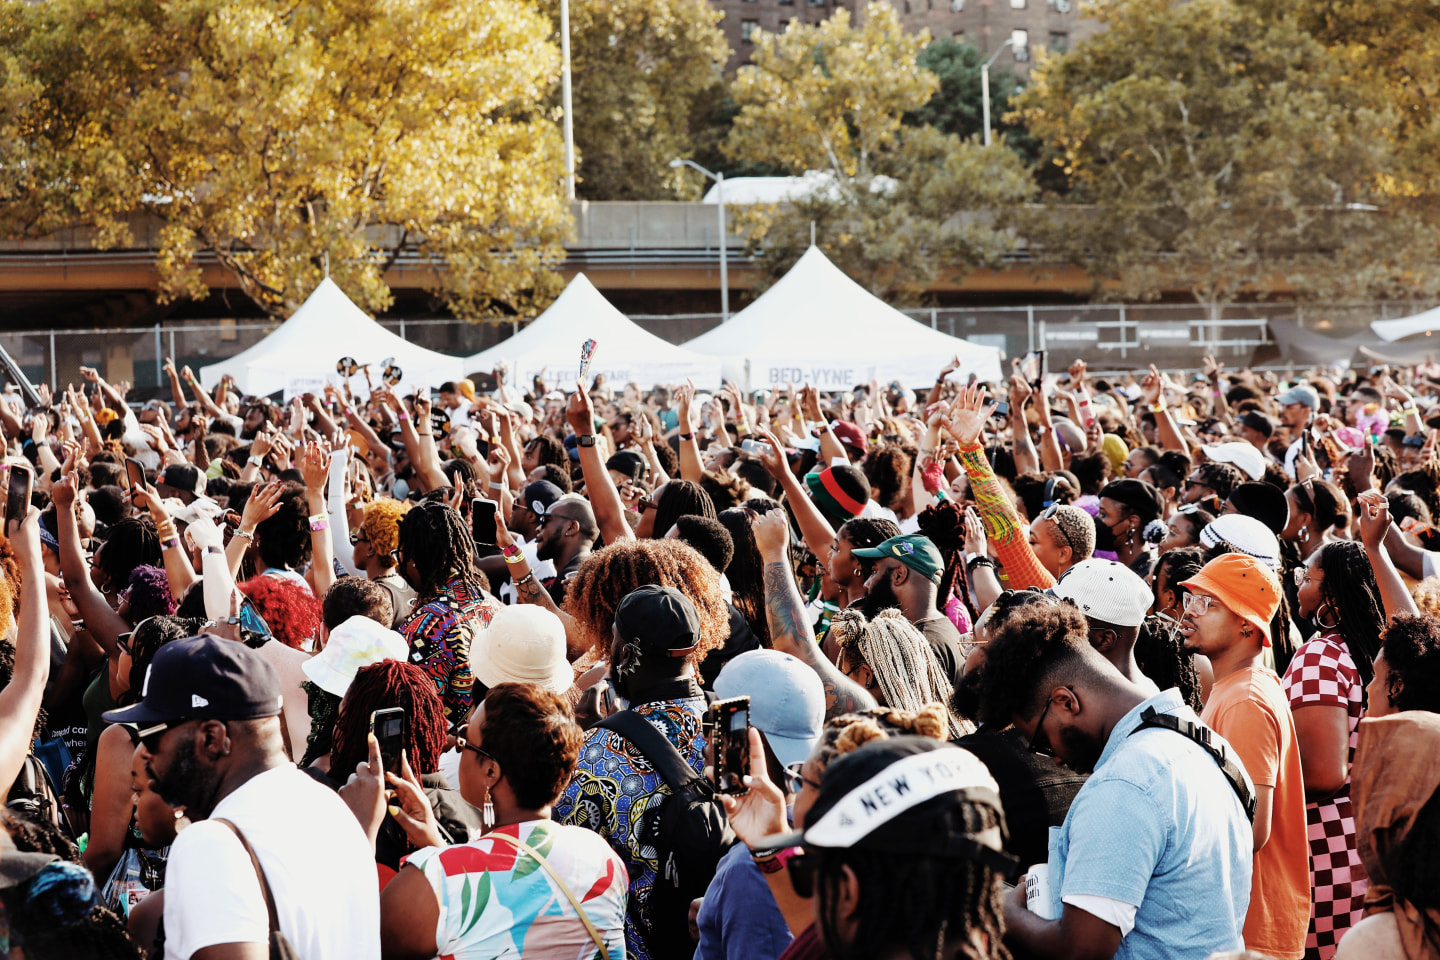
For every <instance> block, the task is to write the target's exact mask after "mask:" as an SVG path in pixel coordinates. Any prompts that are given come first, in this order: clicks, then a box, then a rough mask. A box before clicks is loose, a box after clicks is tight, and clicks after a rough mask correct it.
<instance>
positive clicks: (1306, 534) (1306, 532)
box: [1296, 523, 1310, 542]
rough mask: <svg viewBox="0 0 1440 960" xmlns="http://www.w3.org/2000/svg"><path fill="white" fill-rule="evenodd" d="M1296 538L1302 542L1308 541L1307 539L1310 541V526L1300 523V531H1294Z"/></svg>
mask: <svg viewBox="0 0 1440 960" xmlns="http://www.w3.org/2000/svg"><path fill="white" fill-rule="evenodd" d="M1296 536H1298V537H1299V538H1300V540H1301V541H1302V542H1303V541H1305V540H1309V539H1310V525H1309V524H1308V523H1302V524H1300V529H1299V530H1298V531H1296Z"/></svg>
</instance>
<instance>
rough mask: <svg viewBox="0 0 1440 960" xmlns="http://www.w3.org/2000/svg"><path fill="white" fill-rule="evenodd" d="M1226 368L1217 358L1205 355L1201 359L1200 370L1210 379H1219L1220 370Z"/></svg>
mask: <svg viewBox="0 0 1440 960" xmlns="http://www.w3.org/2000/svg"><path fill="white" fill-rule="evenodd" d="M1224 369H1225V365H1224V364H1223V363H1221V362H1220V361H1218V360H1216V359H1215V358H1214V357H1203V358H1201V360H1200V372H1201V373H1203V374H1204V375H1205V376H1206V378H1208V379H1209V380H1212V381H1214V380H1219V379H1220V371H1222V370H1224Z"/></svg>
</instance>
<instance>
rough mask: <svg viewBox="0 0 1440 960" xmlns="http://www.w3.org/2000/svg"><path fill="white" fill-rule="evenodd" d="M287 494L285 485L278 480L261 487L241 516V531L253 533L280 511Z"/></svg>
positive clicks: (252, 495) (248, 501) (247, 501)
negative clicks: (257, 527) (281, 501)
mask: <svg viewBox="0 0 1440 960" xmlns="http://www.w3.org/2000/svg"><path fill="white" fill-rule="evenodd" d="M284 494H285V485H284V484H283V483H281V482H280V481H278V480H276V481H274V482H273V483H267V484H266V485H265V486H263V487H259V488H257V489H256V490H255V492H254V493H252V494H250V499H249V500H246V501H245V511H244V512H243V513H242V514H240V529H241V530H250V531H253V530H254V529H255V527H256V525H257V524H259V523H263V522H264V521H266V520H269V519H270V518H271V517H273V516H275V514H276V513H278V512H279V511H280V500H281V498H282V497H283V496H284Z"/></svg>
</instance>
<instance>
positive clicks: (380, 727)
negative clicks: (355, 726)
mask: <svg viewBox="0 0 1440 960" xmlns="http://www.w3.org/2000/svg"><path fill="white" fill-rule="evenodd" d="M370 732H371V733H373V734H375V739H376V740H378V741H380V762H381V763H383V764H384V765H385V769H386V770H387V771H389V772H392V773H394V774H396V775H397V776H398V775H399V773H400V752H401V751H402V750H404V749H405V709H404V708H403V707H390V708H388V709H385V710H376V711H375V712H374V713H372V714H370Z"/></svg>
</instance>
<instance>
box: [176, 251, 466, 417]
mask: <svg viewBox="0 0 1440 960" xmlns="http://www.w3.org/2000/svg"><path fill="white" fill-rule="evenodd" d="M341 357H354V358H355V360H356V361H358V362H359V363H362V364H366V363H368V364H370V374H371V377H372V378H373V379H374V380H375V382H376V383H377V384H378V383H379V382H380V371H381V366H380V361H382V360H384V359H385V358H387V357H394V358H395V364H396V365H397V366H398V367H400V369H401V371H402V372H403V374H404V376H403V378H402V381H401V386H402V387H406V388H412V389H413V388H423V389H427V390H428V389H429V388H431V387H437V386H439V385H440V384H441V383H444V382H445V381H446V380H458V379H459V378H460V376H461V373H460V371H461V368H462V366H463V365H462V364H461V362H460V358H459V357H452V356H448V355H446V354H443V353H436V352H435V351H434V350H426V349H425V348H424V347H420V346H416V345H415V344H413V343H411V342H409V341H408V340H405V339H404V338H402V337H399V336H397V335H395V334H393V333H391V332H390V331H389V330H386V329H385V328H384V327H382V326H380V324H378V323H376V322H375V321H374V320H373V319H371V317H370V316H369V315H368V314H367V313H365V311H363V310H361V309H360V308H359V307H357V306H355V304H354V303H353V302H351V300H350V298H349V297H347V296H345V294H344V293H343V292H342V291H341V290H340V288H339V287H337V286H336V285H335V282H334V281H333V280H331V279H330V278H329V277H326V278H325V279H324V280H322V281H320V286H318V287H316V288H315V292H314V293H312V294H310V298H309V299H308V300H306V301H305V302H304V303H303V304H301V305H300V309H299V310H296V311H295V312H294V313H293V314H291V315H290V319H288V320H286V321H285V322H284V323H282V324H280V328H279V329H278V330H276V331H275V332H274V333H272V334H270V335H269V336H267V337H266V338H265V339H264V340H261V341H260V342H259V343H257V344H255V346H253V347H251V348H250V349H249V350H245V351H244V352H242V353H238V354H236V355H235V356H233V357H231V358H230V359H228V360H222V361H220V362H219V363H212V364H210V365H209V366H208V367H201V368H200V382H201V383H203V384H205V385H206V386H207V387H211V388H213V387H214V386H215V385H216V384H218V383H219V382H220V378H221V377H222V376H223V375H225V374H227V373H228V374H230V375H231V376H233V377H234V378H235V382H236V383H237V384H239V386H240V389H241V390H242V391H243V392H245V393H247V394H253V395H255V396H265V395H267V394H271V393H274V392H275V391H277V390H282V391H284V393H285V399H287V400H288V399H290V398H291V397H293V396H295V395H297V394H301V393H305V392H307V391H318V390H322V389H324V387H325V384H327V383H339V382H340V380H341V377H340V374H339V373H337V372H336V370H335V364H336V362H337V361H338V360H339V359H340V358H341ZM355 379H356V381H358V384H359V385H360V386H361V387H363V385H364V378H363V375H357V376H356V378H355ZM407 392H408V390H407Z"/></svg>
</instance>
